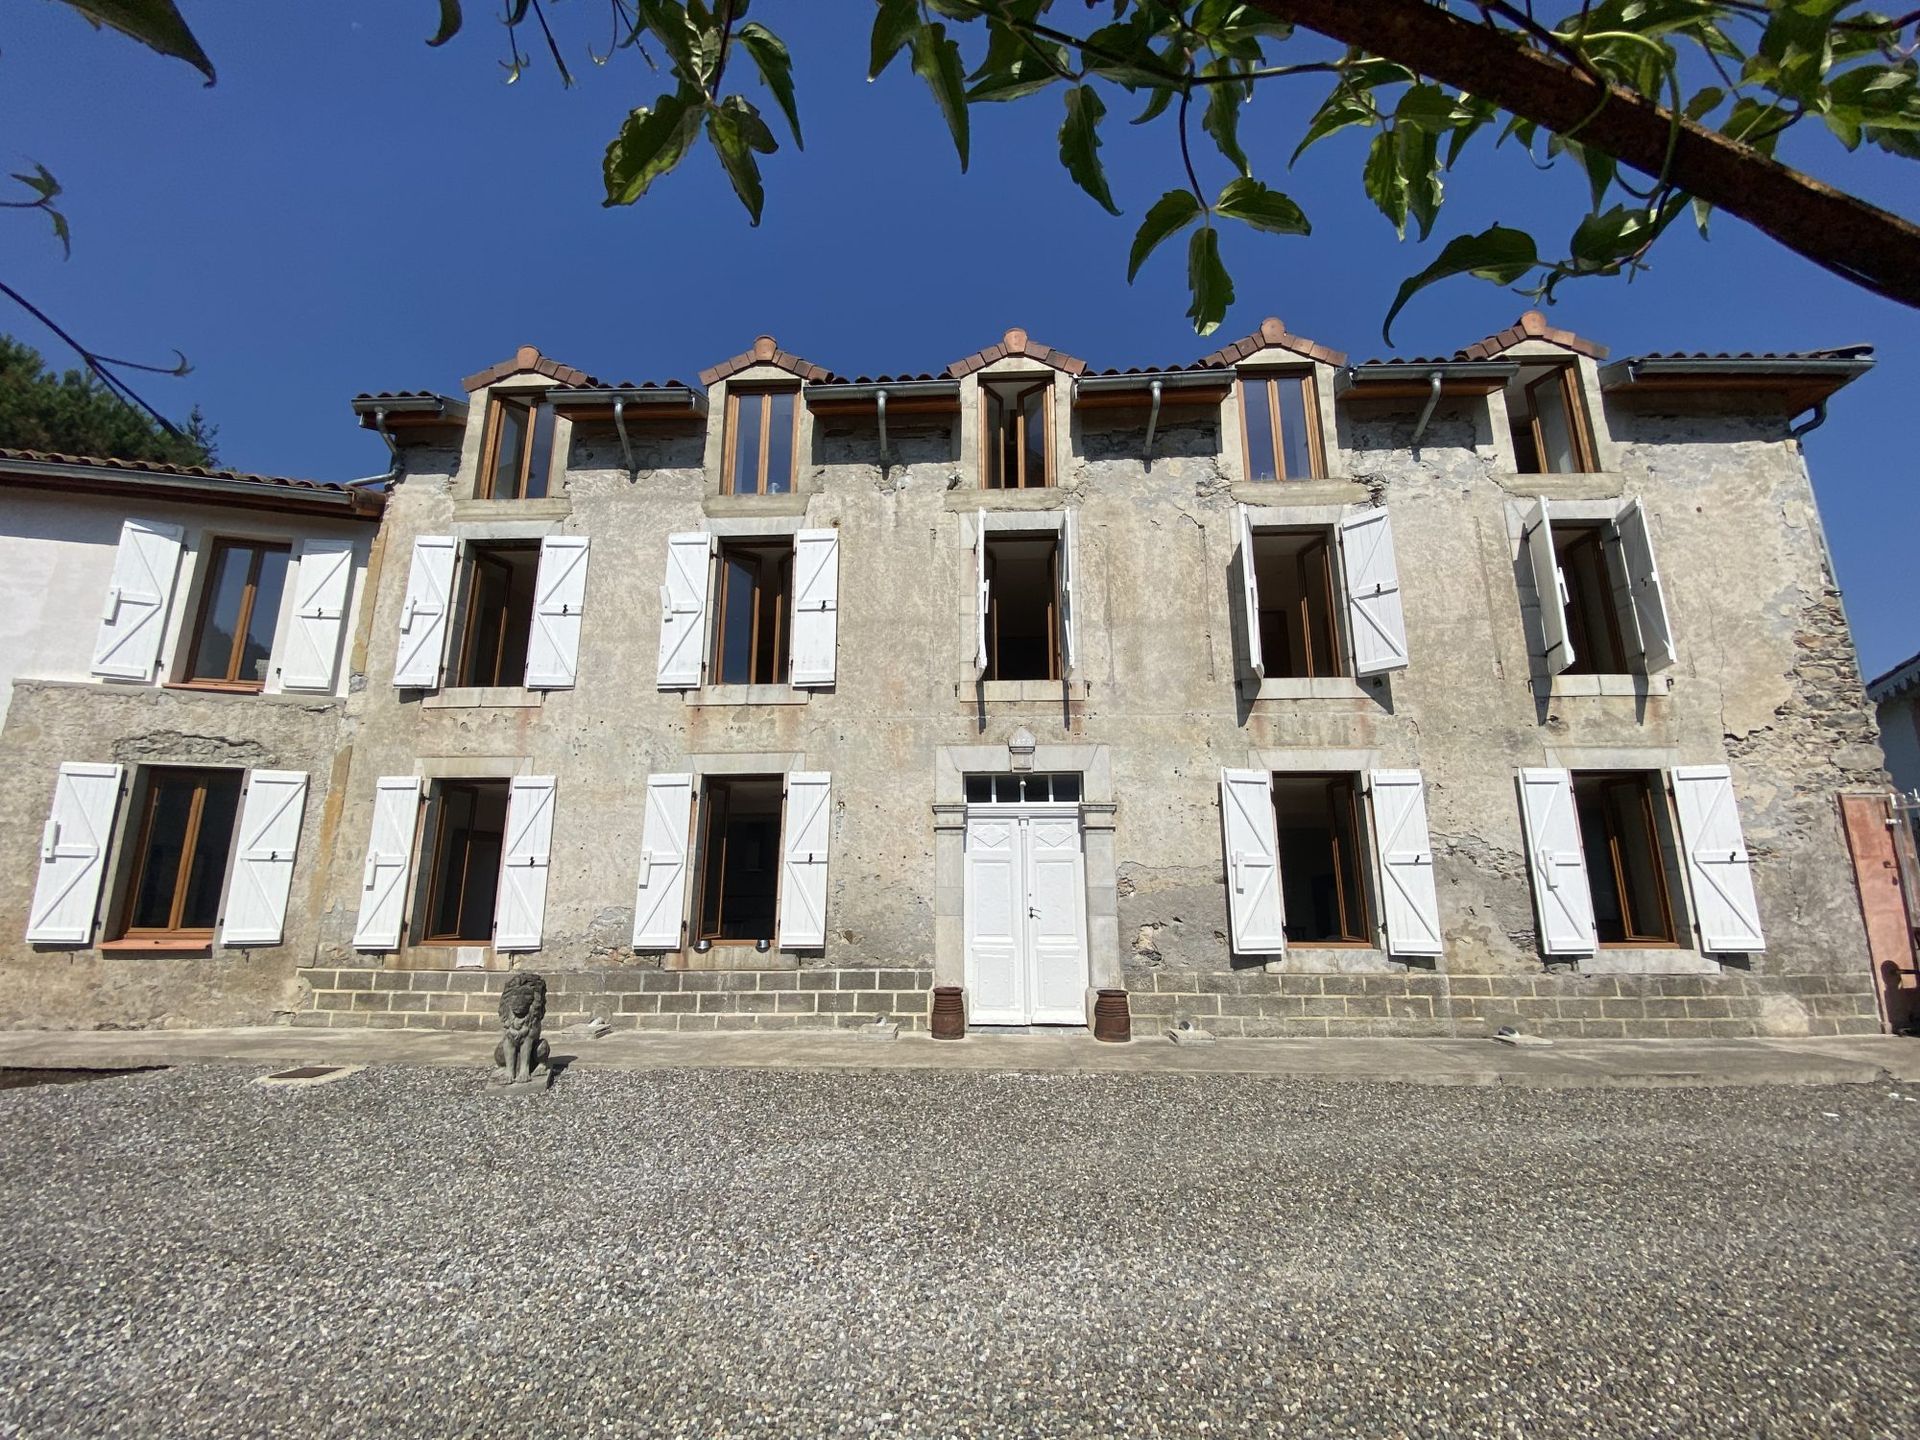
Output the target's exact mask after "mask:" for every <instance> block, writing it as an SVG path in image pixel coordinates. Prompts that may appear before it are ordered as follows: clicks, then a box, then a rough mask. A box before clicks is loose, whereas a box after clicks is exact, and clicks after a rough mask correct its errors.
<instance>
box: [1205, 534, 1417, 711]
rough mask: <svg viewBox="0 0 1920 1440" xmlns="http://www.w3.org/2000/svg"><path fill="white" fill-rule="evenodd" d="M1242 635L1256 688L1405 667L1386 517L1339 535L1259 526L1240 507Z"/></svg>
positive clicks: (1238, 561) (1396, 576)
mask: <svg viewBox="0 0 1920 1440" xmlns="http://www.w3.org/2000/svg"><path fill="white" fill-rule="evenodd" d="M1239 528H1240V543H1239V547H1238V552H1237V554H1236V556H1235V562H1234V563H1235V568H1236V570H1237V572H1238V579H1239V585H1240V591H1241V602H1242V603H1241V613H1240V616H1239V628H1240V630H1241V632H1242V635H1241V645H1242V649H1243V654H1244V658H1245V661H1246V669H1247V671H1248V672H1250V674H1251V676H1252V678H1253V680H1254V682H1255V683H1256V684H1257V683H1258V682H1261V681H1264V680H1268V679H1296V680H1310V679H1323V678H1327V677H1335V676H1343V675H1373V674H1378V673H1380V672H1381V671H1385V670H1395V669H1401V668H1403V667H1405V665H1406V664H1407V631H1406V621H1405V617H1404V615H1403V613H1402V610H1401V603H1400V576H1399V569H1398V565H1397V563H1396V561H1395V559H1394V552H1393V527H1392V521H1391V520H1389V519H1388V516H1387V512H1386V510H1385V509H1379V508H1370V509H1362V510H1356V511H1353V512H1352V513H1350V514H1348V515H1347V516H1345V517H1344V518H1343V519H1342V520H1341V521H1340V523H1339V524H1337V525H1317V526H1306V527H1300V526H1282V527H1270V526H1265V525H1255V524H1254V522H1253V519H1252V516H1251V514H1250V512H1249V511H1248V509H1247V507H1246V506H1244V505H1243V506H1241V507H1240V516H1239Z"/></svg>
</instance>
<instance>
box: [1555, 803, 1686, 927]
mask: <svg viewBox="0 0 1920 1440" xmlns="http://www.w3.org/2000/svg"><path fill="white" fill-rule="evenodd" d="M1573 795H1574V806H1575V809H1576V811H1577V812H1578V814H1579V817H1580V845H1581V849H1582V851H1583V852H1584V853H1585V856H1586V861H1587V884H1588V885H1589V886H1590V887H1591V889H1592V891H1593V924H1594V932H1595V934H1596V936H1597V937H1598V939H1599V941H1600V943H1601V944H1602V945H1671V944H1673V943H1675V929H1674V923H1673V909H1672V905H1671V904H1670V903H1669V898H1668V897H1669V894H1670V892H1669V889H1668V886H1667V866H1666V857H1665V855H1664V853H1663V851H1662V849H1661V845H1660V833H1659V828H1658V825H1657V823H1656V821H1655V818H1654V816H1655V809H1656V807H1657V806H1658V805H1660V804H1661V794H1660V791H1659V788H1658V785H1657V781H1656V777H1653V776H1649V775H1639V774H1618V773H1615V774H1597V775H1594V774H1589V775H1575V776H1574V777H1573Z"/></svg>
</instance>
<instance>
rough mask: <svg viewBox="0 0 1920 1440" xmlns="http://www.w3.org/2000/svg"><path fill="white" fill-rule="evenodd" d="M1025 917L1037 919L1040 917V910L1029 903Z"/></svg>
mask: <svg viewBox="0 0 1920 1440" xmlns="http://www.w3.org/2000/svg"><path fill="white" fill-rule="evenodd" d="M1027 918H1028V919H1029V920H1038V919H1039V918H1040V912H1039V911H1038V910H1036V909H1034V908H1033V907H1032V906H1031V905H1029V906H1028V907H1027Z"/></svg>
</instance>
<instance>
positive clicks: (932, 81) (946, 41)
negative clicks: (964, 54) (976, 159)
mask: <svg viewBox="0 0 1920 1440" xmlns="http://www.w3.org/2000/svg"><path fill="white" fill-rule="evenodd" d="M912 45H913V73H914V74H916V75H918V76H919V77H920V78H921V79H922V80H924V81H926V82H927V88H928V89H929V90H931V91H933V98H934V101H935V103H936V104H938V105H939V107H940V114H941V115H942V116H943V117H944V118H945V120H946V122H947V129H948V130H949V131H950V132H951V133H952V135H953V148H954V149H955V150H957V151H959V152H960V170H961V173H963V174H964V173H965V172H966V168H967V79H966V74H965V72H964V70H963V69H962V67H961V64H960V47H959V45H958V44H956V43H955V42H954V41H953V40H952V39H951V38H949V37H948V35H947V27H946V26H944V25H941V24H939V23H937V22H936V23H934V24H932V25H928V26H926V27H924V28H923V29H920V30H916V31H915V32H914V34H913V41H912Z"/></svg>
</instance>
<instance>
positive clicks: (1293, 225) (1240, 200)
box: [1177, 177, 1313, 235]
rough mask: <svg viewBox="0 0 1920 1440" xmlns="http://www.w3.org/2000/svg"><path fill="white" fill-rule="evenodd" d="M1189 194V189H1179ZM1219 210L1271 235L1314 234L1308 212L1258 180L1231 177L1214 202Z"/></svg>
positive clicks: (1231, 217) (1233, 218) (1222, 213)
mask: <svg viewBox="0 0 1920 1440" xmlns="http://www.w3.org/2000/svg"><path fill="white" fill-rule="evenodd" d="M1177 193H1180V194H1185V193H1186V192H1185V191H1180V192H1177ZM1213 208H1214V210H1215V212H1216V213H1218V214H1221V215H1225V216H1227V217H1228V218H1229V219H1232V220H1240V221H1244V222H1245V223H1246V224H1248V225H1251V226H1253V228H1254V229H1256V230H1265V231H1266V232H1267V233H1268V234H1271V235H1311V234H1312V233H1313V226H1312V225H1311V224H1309V223H1308V221H1307V216H1306V212H1305V211H1303V210H1302V209H1301V208H1300V207H1299V206H1298V205H1296V204H1294V203H1293V201H1292V200H1291V199H1289V198H1288V197H1287V196H1285V195H1283V194H1281V193H1280V192H1279V191H1278V190H1271V189H1268V188H1267V187H1266V186H1265V185H1262V184H1261V183H1260V182H1259V181H1258V180H1252V179H1247V178H1244V177H1243V178H1241V179H1239V180H1229V181H1228V182H1227V186H1226V188H1225V189H1224V190H1222V191H1221V192H1220V198H1219V199H1217V200H1215V201H1214V202H1213Z"/></svg>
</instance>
